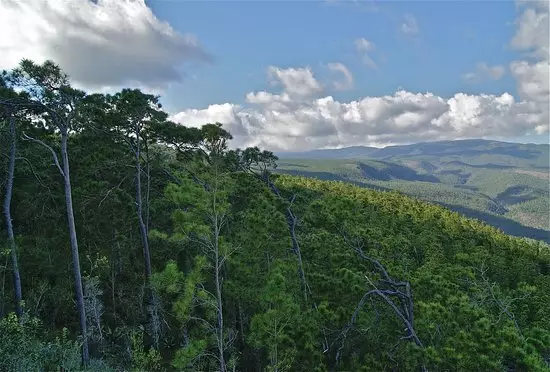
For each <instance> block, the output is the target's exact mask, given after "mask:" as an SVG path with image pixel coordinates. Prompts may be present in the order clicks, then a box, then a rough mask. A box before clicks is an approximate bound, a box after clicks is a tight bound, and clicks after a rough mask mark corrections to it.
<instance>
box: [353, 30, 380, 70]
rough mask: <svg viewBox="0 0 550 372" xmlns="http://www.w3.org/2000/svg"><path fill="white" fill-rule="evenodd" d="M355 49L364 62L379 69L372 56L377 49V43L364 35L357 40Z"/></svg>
mask: <svg viewBox="0 0 550 372" xmlns="http://www.w3.org/2000/svg"><path fill="white" fill-rule="evenodd" d="M354 44H355V49H356V50H357V52H358V53H359V54H360V55H361V59H362V61H363V63H364V64H365V65H367V66H369V67H370V68H373V69H377V68H378V66H377V64H376V62H375V61H374V60H373V59H372V57H371V56H370V53H371V52H372V51H374V50H375V49H376V45H375V44H374V43H373V42H372V41H369V40H367V39H365V38H364V37H362V38H359V39H357V40H355V42H354Z"/></svg>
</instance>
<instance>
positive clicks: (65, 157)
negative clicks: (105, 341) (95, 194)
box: [61, 128, 90, 366]
mask: <svg viewBox="0 0 550 372" xmlns="http://www.w3.org/2000/svg"><path fill="white" fill-rule="evenodd" d="M68 137H69V135H68V133H67V129H65V128H64V129H62V130H61V158H62V162H63V181H64V185H65V204H66V207H67V219H68V225H69V235H70V240H71V253H72V256H73V273H74V282H75V289H76V304H77V308H78V315H79V320H80V333H81V334H82V342H83V343H82V362H83V364H84V365H85V366H87V365H88V362H89V360H90V355H89V351H88V330H87V327H86V309H85V307H84V292H83V290H82V275H81V273H80V257H79V253H78V240H77V237H76V226H75V222H74V213H73V197H72V189H71V176H70V170H69V154H68V151H67V141H68Z"/></svg>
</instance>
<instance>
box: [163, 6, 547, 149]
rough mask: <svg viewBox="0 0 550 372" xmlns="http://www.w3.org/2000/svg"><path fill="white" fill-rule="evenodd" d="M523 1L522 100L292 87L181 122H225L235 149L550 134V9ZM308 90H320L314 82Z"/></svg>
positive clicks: (496, 73)
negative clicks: (344, 94) (350, 94)
mask: <svg viewBox="0 0 550 372" xmlns="http://www.w3.org/2000/svg"><path fill="white" fill-rule="evenodd" d="M522 2H523V4H521V6H520V7H519V11H520V14H519V16H518V20H517V23H516V34H515V36H514V38H513V39H512V41H511V44H512V46H513V47H514V48H517V49H519V50H521V51H523V52H525V53H526V58H528V59H529V60H518V61H513V62H512V63H511V64H510V72H511V74H512V77H513V78H514V79H515V80H516V82H517V93H518V96H519V99H516V98H514V96H512V95H511V94H509V93H503V94H500V95H492V94H479V95H469V94H464V93H456V94H455V95H453V96H452V97H448V98H444V97H439V96H436V95H434V94H432V93H413V92H407V91H405V90H399V91H397V92H396V93H394V94H393V95H385V96H381V97H370V96H369V97H364V98H362V99H358V100H354V101H351V102H340V101H338V100H336V99H334V98H333V97H332V96H327V97H323V98H319V97H316V98H315V97H310V98H307V99H306V98H304V96H302V99H295V98H294V97H293V96H292V95H291V94H290V92H291V91H292V89H286V90H285V92H283V93H282V94H272V93H269V92H251V93H248V94H247V96H246V99H247V103H248V104H249V107H243V106H238V105H233V104H230V103H225V104H223V105H211V106H209V107H207V108H205V109H202V110H186V111H183V112H181V113H179V114H176V115H174V117H173V119H174V120H175V121H177V122H180V123H182V124H185V125H189V124H192V125H199V124H203V123H206V122H212V121H220V122H222V123H224V124H225V125H226V127H227V128H228V129H229V130H230V131H232V132H233V131H234V132H235V133H236V134H237V135H236V136H235V141H233V143H232V144H231V145H232V146H233V147H245V146H261V147H263V148H267V149H270V150H274V151H281V150H307V149H314V148H334V147H344V146H355V145H371V146H383V145H391V144H402V143H413V142H421V141H422V142H423V141H432V140H446V139H447V140H451V139H466V138H498V139H506V138H513V137H519V136H524V135H530V134H544V133H548V132H549V113H548V112H549V97H550V95H549V89H548V82H549V76H548V74H549V68H550V66H549V64H548V53H547V50H548V5H547V4H545V5H544V4H543V5H541V4H540V3H534V2H531V1H525V0H522ZM356 47H357V49H358V51H361V52H365V53H367V52H371V51H372V50H373V49H374V44H372V43H371V42H369V41H368V40H366V39H363V40H361V39H359V41H356ZM545 48H546V49H545ZM496 67H498V66H492V67H491V66H488V65H484V64H480V65H478V68H477V70H476V73H478V74H485V75H486V77H489V78H493V79H496V78H498V77H500V76H501V75H502V74H504V72H503V70H502V69H501V68H500V67H498V68H496ZM288 70H289V71H290V70H292V69H288ZM274 71H277V70H274ZM285 71H286V70H285ZM303 75H304V76H308V79H303V80H305V81H307V80H310V79H311V77H312V74H310V73H306V72H303ZM280 80H283V79H282V78H281V79H280ZM283 85H285V84H284V83H283ZM287 85H291V84H287ZM305 85H306V86H309V85H313V86H317V85H315V84H312V83H311V82H310V84H307V83H306V84H305ZM303 89H305V90H306V91H308V92H310V91H318V90H316V89H310V88H303Z"/></svg>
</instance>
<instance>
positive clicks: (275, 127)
mask: <svg viewBox="0 0 550 372" xmlns="http://www.w3.org/2000/svg"><path fill="white" fill-rule="evenodd" d="M248 98H249V99H248V102H249V103H252V104H254V106H253V107H252V108H243V107H241V106H237V105H231V104H229V103H226V104H224V105H211V106H209V107H208V108H206V109H203V110H186V111H183V112H181V113H179V114H176V115H174V116H173V118H172V119H173V120H175V121H177V122H179V123H182V124H184V125H189V124H190V123H191V124H193V125H195V124H197V123H206V122H213V121H220V122H222V123H225V124H226V127H227V128H228V129H229V130H230V131H232V130H234V131H236V133H238V136H236V139H235V141H233V143H232V146H235V147H244V146H262V147H265V148H268V149H271V150H306V149H312V148H323V147H342V146H355V145H389V144H396V143H411V142H418V141H429V140H441V139H458V138H483V137H495V136H502V137H507V136H509V137H514V136H520V135H523V134H525V133H526V132H529V131H533V130H537V131H538V132H540V133H544V129H543V128H542V127H541V128H539V126H540V123H541V122H542V120H543V117H541V113H540V112H539V111H538V110H537V107H536V105H533V104H531V103H530V102H518V101H516V100H515V99H514V97H513V96H511V95H510V94H508V93H504V94H502V95H500V96H495V95H467V94H463V93H458V94H456V95H454V96H453V97H451V98H449V99H444V98H442V97H438V96H436V95H433V94H431V93H411V92H407V91H403V90H401V91H398V92H396V93H395V94H394V95H387V96H382V97H365V98H363V99H361V100H357V101H351V102H339V101H337V100H335V99H334V98H333V97H331V96H328V97H324V98H318V99H314V100H309V101H303V102H296V101H293V100H289V99H286V98H285V96H284V95H283V96H281V95H271V94H269V93H266V92H260V93H250V94H249V95H248ZM222 108H223V114H221V113H220V110H221V109H222ZM219 119H226V121H222V120H219ZM537 128H538V129H537ZM237 137H238V138H237Z"/></svg>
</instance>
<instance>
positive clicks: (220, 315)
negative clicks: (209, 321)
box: [214, 213, 226, 372]
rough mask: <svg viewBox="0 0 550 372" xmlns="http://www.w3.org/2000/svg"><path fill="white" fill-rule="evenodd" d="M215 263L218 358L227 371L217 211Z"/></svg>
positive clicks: (215, 218)
mask: <svg viewBox="0 0 550 372" xmlns="http://www.w3.org/2000/svg"><path fill="white" fill-rule="evenodd" d="M214 234H215V236H214V255H215V258H214V264H215V265H216V268H215V281H216V300H217V302H218V354H219V355H218V358H219V359H220V372H225V371H226V367H225V359H224V342H223V302H222V301H223V300H222V285H221V280H222V278H221V276H220V270H221V262H220V261H221V259H220V246H219V231H218V216H217V213H216V214H215V216H214Z"/></svg>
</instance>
